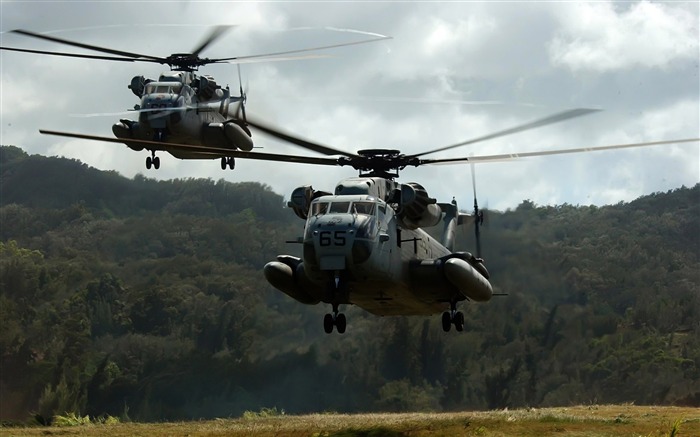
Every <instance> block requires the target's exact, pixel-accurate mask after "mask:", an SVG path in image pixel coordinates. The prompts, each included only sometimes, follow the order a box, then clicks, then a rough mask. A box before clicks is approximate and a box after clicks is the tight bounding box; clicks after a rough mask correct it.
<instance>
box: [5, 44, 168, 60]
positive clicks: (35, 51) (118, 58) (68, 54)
mask: <svg viewBox="0 0 700 437" xmlns="http://www.w3.org/2000/svg"><path fill="white" fill-rule="evenodd" d="M0 50H9V51H12V52H24V53H37V54H40V55H52V56H65V57H69V58H83V59H99V60H102V61H121V62H134V61H144V62H158V61H156V60H154V59H134V58H120V57H116V56H100V55H82V54H79V53H65V52H49V51H46V50H31V49H18V48H15V47H0Z"/></svg>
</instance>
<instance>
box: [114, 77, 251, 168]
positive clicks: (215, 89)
mask: <svg viewBox="0 0 700 437" xmlns="http://www.w3.org/2000/svg"><path fill="white" fill-rule="evenodd" d="M129 88H131V89H132V91H133V92H134V94H136V95H137V96H140V98H141V102H140V105H138V106H137V110H138V113H139V117H138V120H128V119H122V120H120V121H119V123H116V124H115V125H114V126H113V127H112V131H113V132H114V134H115V136H117V137H118V138H122V139H124V140H127V141H125V144H126V145H127V146H129V147H130V148H131V149H133V150H143V149H144V148H146V149H149V150H153V146H144V145H143V144H140V143H138V141H129V140H148V141H159V142H168V143H178V144H189V145H194V146H209V147H215V148H219V149H230V150H237V149H240V150H245V151H249V150H251V149H252V148H253V141H252V139H251V136H250V132H249V131H248V130H247V128H246V127H245V125H243V124H241V123H240V122H238V121H237V120H235V117H234V116H235V114H233V113H231V112H230V109H232V108H230V103H231V101H232V98H231V95H230V92H229V90H228V88H221V87H220V86H218V85H216V82H215V81H214V80H213V79H212V78H210V77H209V78H208V77H207V76H201V77H196V76H195V75H194V74H193V73H190V72H173V73H170V74H167V75H166V74H164V75H161V77H160V78H159V80H158V81H150V80H144V79H143V77H141V76H137V77H135V78H134V79H133V80H132V84H131V85H130V87H129ZM235 99H236V98H234V100H235ZM158 150H166V151H167V152H169V153H170V154H171V155H173V156H175V157H176V158H180V159H216V158H220V157H221V155H220V154H215V153H203V152H193V151H184V150H182V149H170V148H166V147H164V148H162V149H158Z"/></svg>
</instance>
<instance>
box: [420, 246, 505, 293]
mask: <svg viewBox="0 0 700 437" xmlns="http://www.w3.org/2000/svg"><path fill="white" fill-rule="evenodd" d="M410 272H411V286H412V288H414V289H416V290H421V292H423V293H428V294H432V295H436V296H437V295H443V296H444V295H445V289H452V290H455V291H456V292H458V293H459V294H461V295H462V296H463V297H466V298H468V299H471V300H473V301H477V302H486V301H488V300H490V299H491V296H492V295H493V288H492V287H491V283H489V281H488V271H486V268H485V267H484V265H483V263H482V262H481V261H480V260H479V259H478V258H475V257H474V256H473V255H472V254H470V253H468V252H457V253H453V254H450V255H447V256H444V257H441V258H437V259H424V260H414V261H411V268H410Z"/></svg>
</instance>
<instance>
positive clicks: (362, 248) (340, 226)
mask: <svg viewBox="0 0 700 437" xmlns="http://www.w3.org/2000/svg"><path fill="white" fill-rule="evenodd" d="M366 222H367V220H361V219H358V218H357V217H355V216H353V215H352V214H337V215H333V216H325V217H323V218H322V219H318V220H317V221H316V223H315V224H314V225H313V226H312V231H311V238H312V240H313V252H314V253H313V255H312V256H313V257H314V258H315V260H314V261H316V265H318V267H319V268H320V269H321V270H345V269H347V268H349V267H350V266H352V265H354V264H360V263H362V262H364V261H366V260H367V259H368V258H369V257H370V255H371V252H372V241H371V240H370V239H368V238H367V237H369V235H364V233H363V229H365V228H367V223H366ZM309 255H311V254H309Z"/></svg>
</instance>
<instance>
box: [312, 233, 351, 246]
mask: <svg viewBox="0 0 700 437" xmlns="http://www.w3.org/2000/svg"><path fill="white" fill-rule="evenodd" d="M318 243H319V244H320V245H321V246H330V245H335V246H345V231H321V233H320V234H319V241H318Z"/></svg>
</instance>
